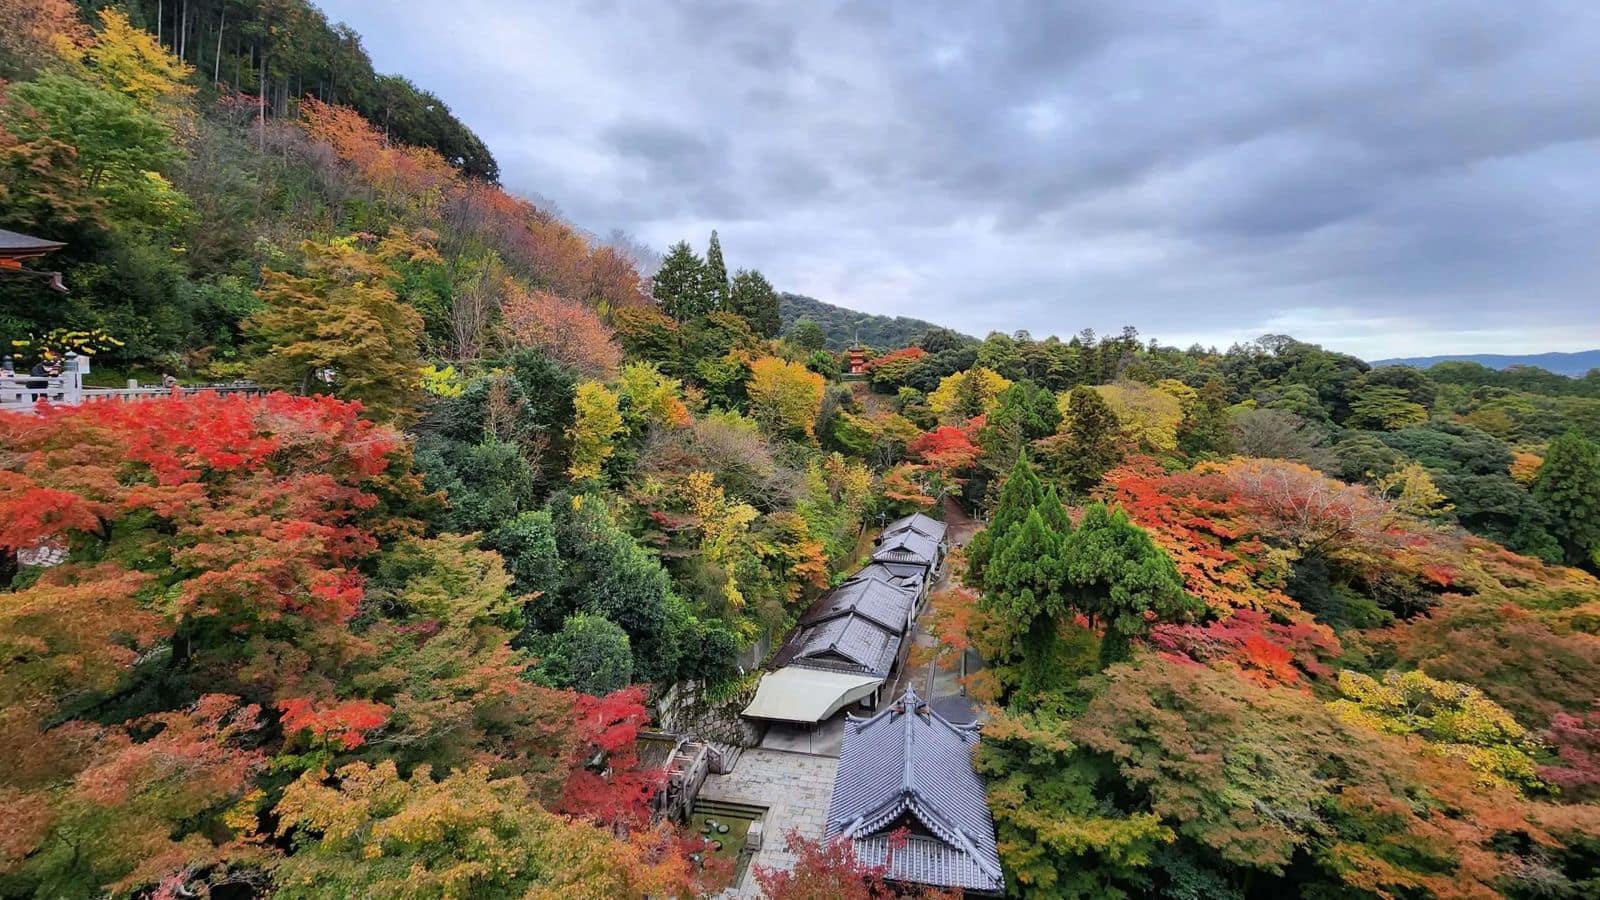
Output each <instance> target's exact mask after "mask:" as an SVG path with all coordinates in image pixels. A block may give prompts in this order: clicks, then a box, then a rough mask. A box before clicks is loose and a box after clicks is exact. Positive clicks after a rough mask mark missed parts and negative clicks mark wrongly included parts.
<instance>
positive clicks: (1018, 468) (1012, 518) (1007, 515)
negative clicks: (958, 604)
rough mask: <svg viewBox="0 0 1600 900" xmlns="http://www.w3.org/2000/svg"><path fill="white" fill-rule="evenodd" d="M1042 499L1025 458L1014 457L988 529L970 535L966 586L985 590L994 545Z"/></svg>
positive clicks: (1037, 480)
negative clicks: (1014, 463)
mask: <svg viewBox="0 0 1600 900" xmlns="http://www.w3.org/2000/svg"><path fill="white" fill-rule="evenodd" d="M1043 496H1044V492H1043V486H1042V485H1041V484H1040V483H1039V476H1038V475H1037V474H1035V473H1034V471H1033V466H1032V465H1030V464H1029V463H1028V455H1027V454H1026V453H1024V454H1021V455H1020V456H1018V457H1017V462H1016V465H1013V466H1012V467H1011V474H1010V475H1009V476H1007V478H1006V481H1005V484H1004V485H1002V486H1001V488H1000V501H999V503H998V504H997V505H996V506H995V510H994V515H993V516H991V517H990V519H989V525H988V527H987V528H985V529H983V530H982V531H980V532H978V533H977V534H975V535H973V537H972V540H971V541H969V542H967V574H966V576H965V577H966V581H967V583H968V584H970V585H972V586H973V587H977V588H982V587H983V586H984V584H985V578H986V577H987V573H988V568H989V560H990V559H991V558H992V557H993V555H994V552H995V548H996V545H997V544H998V543H999V542H1000V540H1001V539H1002V538H1004V536H1005V534H1006V532H1008V531H1010V530H1011V529H1012V528H1015V527H1016V526H1018V525H1020V524H1022V522H1023V521H1024V520H1025V519H1027V518H1028V512H1029V511H1030V510H1032V509H1033V508H1034V507H1035V506H1038V505H1039V500H1040V499H1041V498H1042V497H1043Z"/></svg>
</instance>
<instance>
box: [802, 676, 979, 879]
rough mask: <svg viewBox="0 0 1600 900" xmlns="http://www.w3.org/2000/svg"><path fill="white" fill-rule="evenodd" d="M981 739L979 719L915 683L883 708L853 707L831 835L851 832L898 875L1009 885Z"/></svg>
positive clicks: (871, 857)
mask: <svg viewBox="0 0 1600 900" xmlns="http://www.w3.org/2000/svg"><path fill="white" fill-rule="evenodd" d="M977 743H978V726H977V724H976V723H966V724H956V723H953V722H951V721H949V720H948V719H946V718H944V717H943V716H941V715H939V713H937V712H935V711H934V710H933V708H932V707H931V706H929V705H928V703H927V701H925V700H923V699H922V698H921V697H918V696H917V694H916V691H915V690H913V689H911V688H907V689H906V692H905V694H904V695H902V696H901V697H900V699H898V700H896V701H895V702H894V703H893V704H892V705H890V706H888V707H886V708H884V709H883V710H881V711H880V712H878V713H877V714H876V715H873V716H870V717H866V718H859V717H856V716H850V717H849V718H848V719H847V720H846V722H845V729H844V744H843V746H842V748H841V750H840V754H839V771H838V774H837V775H836V776H835V779H834V785H833V799H832V801H831V804H830V805H829V807H828V819H827V836H828V837H829V838H848V839H849V840H850V841H851V842H852V844H853V845H854V847H855V853H856V857H857V859H859V860H860V861H861V862H862V863H863V864H865V865H867V866H872V867H882V868H883V870H884V877H885V878H886V879H887V880H889V881H891V882H898V883H900V884H904V885H927V886H931V887H936V888H945V889H950V888H956V889H959V890H962V891H964V892H966V893H969V894H980V895H998V894H1001V893H1003V892H1004V891H1005V876H1004V874H1003V873H1002V871H1001V868H1000V854H999V850H998V848H997V847H996V842H995V830H994V819H993V818H992V816H991V815H990V812H989V803H988V799H987V796H986V794H985V791H984V784H983V779H982V778H981V777H980V776H979V775H978V773H977V771H976V770H974V769H973V767H972V751H973V748H974V747H975V746H976V745H977ZM902 829H904V834H905V842H904V844H903V845H898V843H899V842H898V841H896V840H894V838H893V835H894V834H895V833H896V832H899V831H901V830H902Z"/></svg>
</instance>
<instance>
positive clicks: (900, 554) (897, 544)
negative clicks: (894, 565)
mask: <svg viewBox="0 0 1600 900" xmlns="http://www.w3.org/2000/svg"><path fill="white" fill-rule="evenodd" d="M872 558H873V559H874V560H877V561H879V562H908V563H917V564H918V565H924V566H927V567H928V568H930V569H931V568H933V567H934V566H936V565H938V563H939V542H938V541H936V540H934V539H933V538H930V537H928V536H927V535H925V534H923V533H921V532H918V531H899V532H895V533H894V534H886V535H884V536H883V538H882V539H881V543H879V544H878V548H877V549H876V550H874V551H872Z"/></svg>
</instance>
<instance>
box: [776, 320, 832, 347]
mask: <svg viewBox="0 0 1600 900" xmlns="http://www.w3.org/2000/svg"><path fill="white" fill-rule="evenodd" d="M784 340H786V341H788V342H789V345H790V346H792V347H794V348H795V349H796V350H801V351H804V352H806V353H810V352H811V351H813V350H821V349H822V348H823V347H826V346H827V345H828V337H827V335H825V334H823V333H822V326H821V325H818V324H817V323H815V322H813V321H811V320H810V319H801V320H800V321H798V322H796V323H794V325H793V326H791V327H790V328H789V333H788V334H787V335H785V336H784Z"/></svg>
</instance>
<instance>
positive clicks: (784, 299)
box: [778, 293, 939, 350]
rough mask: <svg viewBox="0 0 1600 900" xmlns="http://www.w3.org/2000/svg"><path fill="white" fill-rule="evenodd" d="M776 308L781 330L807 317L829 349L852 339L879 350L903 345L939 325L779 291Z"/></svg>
mask: <svg viewBox="0 0 1600 900" xmlns="http://www.w3.org/2000/svg"><path fill="white" fill-rule="evenodd" d="M778 312H779V313H780V315H782V317H783V333H784V334H788V333H789V329H790V328H792V327H794V323H795V322H798V321H799V320H801V319H810V320H811V321H813V322H815V323H817V325H818V327H820V328H821V329H822V333H823V335H824V336H826V337H827V339H828V344H827V346H828V349H830V350H843V349H844V348H846V347H848V346H850V343H851V342H852V341H855V340H860V341H861V343H863V344H866V345H867V346H869V347H875V348H877V349H880V350H883V349H894V348H896V347H905V346H908V345H910V344H914V343H916V342H917V339H918V338H920V337H922V336H923V335H924V334H927V333H928V332H929V331H932V330H934V329H936V328H938V327H939V326H937V325H935V324H933V323H932V322H924V321H923V320H921V319H908V318H906V317H905V316H892V317H891V316H874V315H871V314H870V313H864V312H857V311H855V310H853V309H845V308H844V307H842V306H834V305H833V304H832V303H823V302H822V301H821V300H815V299H813V298H811V297H806V296H804V295H801V294H789V293H785V294H782V295H780V297H779V305H778Z"/></svg>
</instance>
